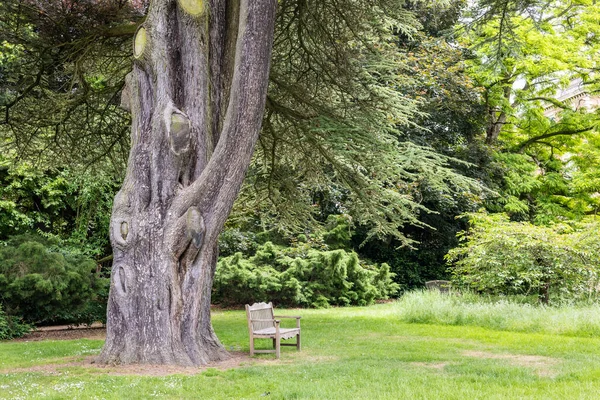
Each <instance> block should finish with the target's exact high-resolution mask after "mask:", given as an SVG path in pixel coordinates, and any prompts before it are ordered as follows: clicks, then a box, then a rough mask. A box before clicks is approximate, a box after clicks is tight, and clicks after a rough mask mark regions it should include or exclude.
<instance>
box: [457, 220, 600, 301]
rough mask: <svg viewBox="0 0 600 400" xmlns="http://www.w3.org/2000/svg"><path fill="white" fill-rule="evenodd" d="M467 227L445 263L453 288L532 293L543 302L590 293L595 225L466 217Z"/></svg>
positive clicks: (597, 258)
mask: <svg viewBox="0 0 600 400" xmlns="http://www.w3.org/2000/svg"><path fill="white" fill-rule="evenodd" d="M469 216H470V225H471V227H470V229H469V231H467V232H465V233H463V234H462V237H461V241H462V244H461V246H460V247H458V248H455V249H452V250H451V251H450V252H449V253H448V255H447V260H448V261H449V262H450V263H452V266H451V268H450V270H451V271H452V274H453V280H454V282H455V283H456V284H457V285H458V286H462V287H467V288H469V289H472V290H476V291H478V292H480V293H486V294H492V295H498V294H504V295H513V294H520V295H530V294H537V295H538V296H539V298H540V300H542V302H544V303H548V302H549V301H550V296H551V294H552V295H553V300H565V299H567V300H568V299H577V298H581V297H584V296H589V295H593V294H595V292H596V290H597V284H598V270H597V265H598V264H599V263H600V236H599V228H598V225H597V224H588V225H585V226H575V227H573V226H567V225H554V226H550V227H545V226H535V225H532V224H530V223H526V222H511V221H509V219H508V217H507V216H505V215H502V214H496V215H491V216H490V215H486V214H470V215H469Z"/></svg>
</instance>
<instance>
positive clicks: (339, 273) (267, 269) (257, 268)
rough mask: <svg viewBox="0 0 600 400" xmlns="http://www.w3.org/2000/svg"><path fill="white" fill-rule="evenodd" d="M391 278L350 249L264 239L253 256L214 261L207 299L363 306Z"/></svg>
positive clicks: (388, 289) (383, 294) (385, 293)
mask: <svg viewBox="0 0 600 400" xmlns="http://www.w3.org/2000/svg"><path fill="white" fill-rule="evenodd" d="M393 277H394V274H393V273H392V272H390V268H389V266H388V265H387V264H381V265H373V264H369V263H367V262H364V261H362V260H360V259H359V257H358V255H357V254H356V253H355V252H349V251H346V250H343V249H338V250H326V249H325V250H323V249H315V248H312V247H311V246H310V245H309V244H306V243H297V244H296V246H294V247H282V246H276V245H274V244H273V243H271V242H267V243H265V244H264V245H261V246H259V247H258V249H257V251H256V254H255V255H254V256H244V255H243V254H242V253H239V252H238V253H236V254H234V255H233V256H230V257H225V258H222V259H221V260H220V261H219V263H218V265H217V271H216V275H215V281H214V285H213V297H212V299H213V302H214V303H217V304H224V305H239V304H246V303H253V302H256V301H273V302H274V303H276V304H277V305H278V306H289V307H297V306H302V307H319V308H322V307H329V306H331V305H336V306H347V305H367V304H372V303H373V302H374V301H376V300H382V299H388V298H389V297H390V296H392V295H393V294H395V293H396V292H397V291H398V289H399V286H398V284H396V283H394V282H393Z"/></svg>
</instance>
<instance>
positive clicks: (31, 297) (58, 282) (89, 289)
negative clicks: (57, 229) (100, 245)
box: [0, 236, 108, 324]
mask: <svg viewBox="0 0 600 400" xmlns="http://www.w3.org/2000/svg"><path fill="white" fill-rule="evenodd" d="M107 290H108V279H106V278H101V277H100V276H99V275H98V274H97V273H96V264H95V263H94V262H93V261H92V260H90V259H89V258H87V257H85V256H83V255H81V254H77V253H68V252H65V251H64V250H63V251H61V250H60V249H56V248H55V247H53V246H52V245H51V243H49V242H47V241H46V240H44V239H41V238H39V237H32V236H15V237H12V238H11V239H10V240H9V241H8V243H7V245H6V246H4V247H1V248H0V302H1V304H2V305H3V307H4V308H5V310H6V312H7V314H8V315H11V316H19V317H22V318H23V320H24V321H26V322H28V323H35V324H42V323H50V322H64V323H92V322H94V321H96V320H102V321H104V319H105V315H106V294H107V293H106V292H107Z"/></svg>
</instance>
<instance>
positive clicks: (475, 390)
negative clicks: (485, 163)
mask: <svg viewBox="0 0 600 400" xmlns="http://www.w3.org/2000/svg"><path fill="white" fill-rule="evenodd" d="M413 311H414V310H413ZM287 313H288V314H289V313H291V312H287ZM294 313H296V311H294ZM297 313H300V314H301V315H302V332H303V343H302V344H303V351H302V352H300V353H297V352H296V351H295V349H294V348H291V347H290V348H284V349H282V357H281V360H279V361H272V362H268V363H264V362H260V361H261V360H265V359H271V360H272V359H273V358H274V356H273V355H259V356H256V357H255V358H254V360H256V361H251V362H249V363H247V364H245V365H242V366H241V367H239V368H236V369H230V370H226V371H221V370H217V369H208V370H204V371H203V372H201V373H199V374H197V375H170V376H163V377H150V376H131V375H128V376H114V375H108V374H106V373H105V371H103V370H101V369H100V370H99V369H97V368H86V367H60V368H58V370H54V371H52V372H42V371H37V370H36V369H35V368H36V366H40V365H44V364H52V363H54V364H57V363H65V362H68V361H70V360H77V359H81V358H83V357H86V356H89V355H90V354H97V353H98V352H99V350H100V348H101V346H102V341H98V340H74V341H47V342H4V343H0V370H2V371H3V373H1V374H0V398H3V399H4V398H6V399H19V398H20V399H38V398H40V399H77V398H78V399H147V398H153V397H154V398H171V399H228V398H230V399H305V398H308V399H436V400H437V399H461V400H467V399H529V398H531V399H588V398H589V399H598V398H599V397H600V394H599V393H600V336H598V337H596V336H593V335H590V334H589V333H587V334H586V335H585V337H584V336H576V335H574V334H572V332H571V333H570V334H569V335H560V334H556V333H554V332H553V333H544V332H539V331H538V332H534V333H528V332H514V331H508V330H493V329H489V328H485V327H478V326H460V325H441V324H437V325H436V324H431V323H430V324H418V323H407V322H404V321H405V320H406V319H407V318H406V317H403V316H402V315H403V314H402V313H403V303H402V302H396V303H390V304H381V305H375V306H370V307H360V308H339V309H328V310H300V311H297ZM592 317H593V318H597V316H590V318H592ZM213 323H214V327H215V330H216V331H217V334H218V336H219V337H220V338H221V340H222V342H223V343H224V344H225V345H226V346H227V348H234V349H239V348H240V347H241V349H242V350H243V351H248V340H247V336H248V335H247V331H246V320H245V314H244V312H243V311H225V312H215V313H214V314H213ZM31 367H33V371H23V368H31ZM16 368H19V369H20V371H11V369H16Z"/></svg>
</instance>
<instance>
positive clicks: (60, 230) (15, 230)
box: [0, 157, 117, 257]
mask: <svg viewBox="0 0 600 400" xmlns="http://www.w3.org/2000/svg"><path fill="white" fill-rule="evenodd" d="M116 187H117V182H116V179H115V178H114V177H112V176H110V175H107V174H106V173H104V172H102V171H95V172H92V171H87V172H81V171H77V172H76V171H73V170H69V169H57V168H48V169H45V170H44V169H41V168H39V167H35V166H33V165H31V164H28V163H18V164H17V163H11V162H10V160H9V159H7V158H4V157H0V241H5V240H6V239H7V238H8V237H9V236H12V235H18V234H25V233H27V232H37V233H40V234H42V235H45V236H54V237H57V238H59V239H60V240H62V241H63V244H64V245H66V246H71V247H76V248H78V249H79V250H80V251H82V252H84V253H85V254H86V255H88V256H90V257H101V256H103V255H105V254H106V253H107V252H109V250H108V249H109V243H108V224H109V220H110V213H111V208H112V198H113V197H114V193H115V191H116ZM109 254H110V253H109Z"/></svg>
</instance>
